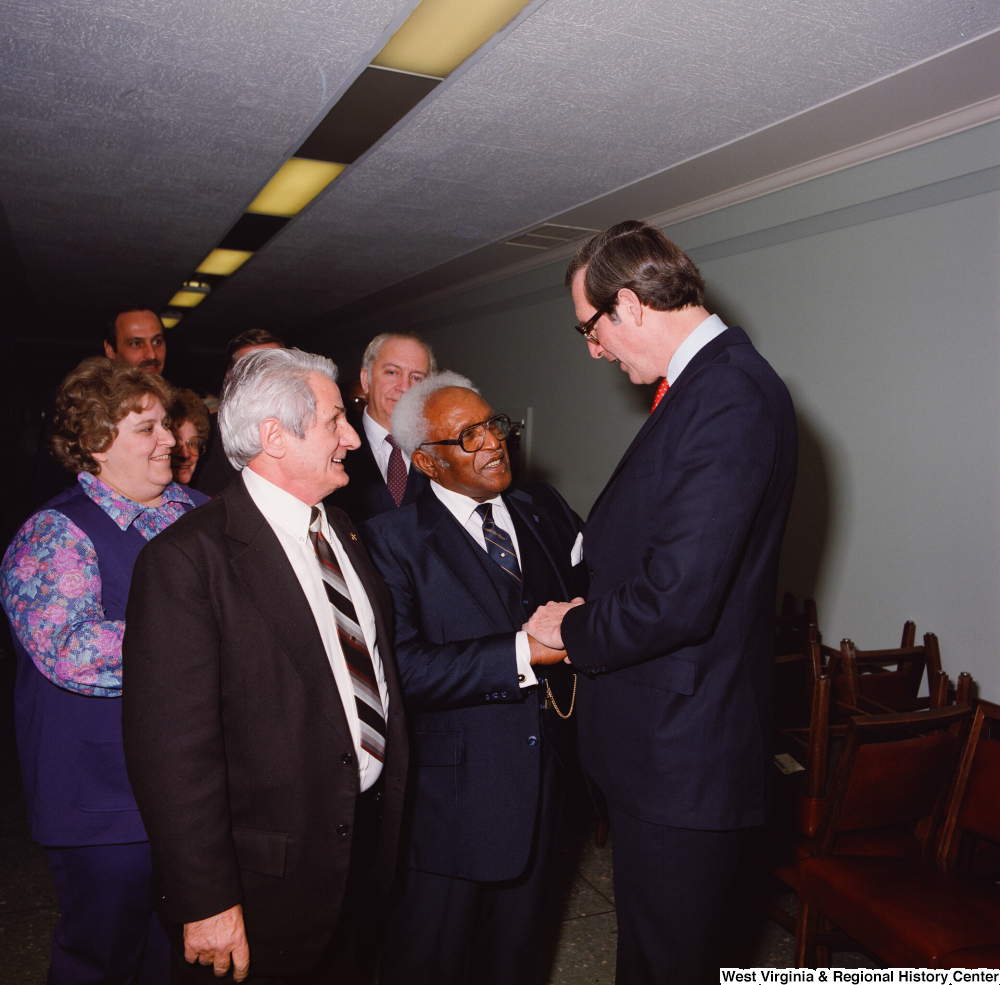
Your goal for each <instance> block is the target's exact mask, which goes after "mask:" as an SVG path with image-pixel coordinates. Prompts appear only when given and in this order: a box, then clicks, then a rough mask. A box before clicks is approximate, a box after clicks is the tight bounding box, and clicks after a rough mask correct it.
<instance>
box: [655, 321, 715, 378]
mask: <svg viewBox="0 0 1000 985" xmlns="http://www.w3.org/2000/svg"><path fill="white" fill-rule="evenodd" d="M727 327H728V326H727V325H726V323H725V322H724V321H723V320H722V319H721V318H720V317H719V316H718V315H709V316H708V317H707V318H706V319H705V320H704V321H703V322H702V323H701V324H700V325H699V326H698V327H697V328H696V329H695V330H694V331H693V332H692V333H691V334H690V335H689V336H688V337H687V338H686V339H685V340H684V341H683V342H682V343H681V344H680V345H679V346H677V351H676V352H675V353H674V354H673V357H672V358H671V360H670V365H669V366H668V367H667V374H666V375H667V384H668V385H669V386H673V385H674V381H675V380H676V379H677V377H678V376H680V375H681V373H683V372H684V370H685V368H686V367H687V364H688V363H689V362H691V360H692V359H694V357H695V356H696V355H697V354H698V352H699V351H700V350H701V349H704V348H705V346H706V345H708V343H709V342H711V341H712V339H714V338H715V337H716V336H718V335H721V334H722V333H723V332H724V331H725V330H726V328H727Z"/></svg>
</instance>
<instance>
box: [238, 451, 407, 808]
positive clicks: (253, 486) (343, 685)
mask: <svg viewBox="0 0 1000 985" xmlns="http://www.w3.org/2000/svg"><path fill="white" fill-rule="evenodd" d="M242 475H243V482H244V483H245V484H246V487H247V492H248V493H250V498H251V499H252V500H253V501H254V504H255V505H256V507H257V509H259V510H260V511H261V513H263V514H264V519H265V520H267V522H268V524H269V525H270V527H271V529H272V530H273V531H274V533H275V536H276V537H277V538H278V543H279V544H281V548H282V550H283V551H284V552H285V556H286V557H287V558H288V562H289V564H291V566H292V570H293V571H294V572H295V577H296V578H298V580H299V585H301V586H302V592H303V594H304V595H305V597H306V601H307V602H308V603H309V608H310V609H312V614H313V618H314V619H315V620H316V628H317V629H318V630H319V635H320V637H321V639H322V640H323V646H324V647H325V648H326V655H327V658H328V659H329V661H330V668H331V670H332V671H333V678H334V680H335V681H336V682H337V690H338V691H339V692H340V700H341V702H343V705H344V714H345V715H346V716H347V724H348V725H349V726H350V729H351V739H352V740H353V742H354V752H355V755H356V756H357V762H358V775H359V779H360V781H361V787H360V789H361V790H362V791H364V790H367V789H368V788H369V787H371V786H372V784H373V783H374V782H375V781H376V780H377V779H378V778H379V774H380V773H381V772H382V764H381V763H380V762H379V761H378V760H377V759H376V758H375V757H374V756H371V755H369V754H368V752H367V751H365V750H364V749H362V748H361V727H360V724H359V722H358V709H357V705H356V704H355V698H354V689H353V687H352V685H351V675H350V671H349V670H348V669H347V661H346V660H345V659H344V652H343V650H341V648H340V637H339V636H338V635H337V624H336V622H335V620H334V616H333V606H332V605H331V604H330V600H329V598H328V597H327V594H326V588H325V587H324V583H323V576H322V575H321V574H320V567H319V561H318V559H317V557H316V550H315V548H314V547H313V543H312V541H311V540H310V539H309V520H310V518H311V516H312V509H311V508H310V507H309V506H306V504H305V503H303V502H302V500H301V499H296V498H295V497H294V496H293V495H292V494H291V493H288V492H285V490H284V489H281V488H279V487H278V486H276V485H275V484H274V483H273V482H268V480H267V479H265V478H263V477H262V476H260V475H258V474H257V473H256V472H254V471H253V469H251V468H245V469H243V472H242ZM319 511H320V514H321V516H322V527H321V529H322V532H323V536H324V537H325V538H326V539H327V541H328V542H329V544H330V547H331V548H333V552H334V554H336V556H337V562H338V563H339V564H340V570H341V571H342V572H343V574H344V581H345V582H347V588H348V590H349V591H350V593H351V601H352V602H353V603H354V608H355V610H356V612H357V614H358V623H359V625H360V626H361V632H362V633H363V634H364V637H365V643H366V644H367V645H368V652H369V653H370V654H371V658H372V666H373V667H374V668H375V678H376V680H377V681H378V693H379V696H380V697H381V699H382V712H383V714H385V715H386V719H387V720H388V714H387V712H388V709H389V694H388V691H387V690H386V686H385V671H384V670H383V669H382V660H381V659H380V657H379V653H378V644H377V643H376V642H375V613H374V612H373V611H372V607H371V603H370V602H369V601H368V596H367V594H366V593H365V590H364V588H363V587H362V585H361V581H360V580H359V579H358V576H357V573H356V572H355V570H354V568H353V567H352V565H351V562H350V561H349V560H348V558H347V555H346V554H345V553H344V548H343V547H342V546H341V543H340V540H339V539H338V538H337V535H336V534H335V533H334V532H333V530H332V529H331V527H330V524H329V523H328V522H327V519H326V512H325V511H324V509H323V504H322V503H320V504H319Z"/></svg>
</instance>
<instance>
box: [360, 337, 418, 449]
mask: <svg viewBox="0 0 1000 985" xmlns="http://www.w3.org/2000/svg"><path fill="white" fill-rule="evenodd" d="M430 371H431V361H430V357H429V356H428V355H427V350H426V349H425V348H424V347H423V346H422V345H421V344H420V343H419V342H415V341H414V340H413V339H387V340H386V341H385V342H383V343H382V348H381V349H379V351H378V358H377V359H376V360H375V364H374V365H373V366H372V371H371V373H370V374H369V372H368V370H366V369H364V368H362V370H361V387H362V389H363V390H364V393H365V395H366V396H367V398H368V414H369V415H370V416H371V418H372V420H374V421H375V422H376V423H378V424H381V425H382V427H384V428H385V429H386V431H391V430H392V412H393V409H394V408H395V406H396V401H397V400H399V398H400V397H401V396H402V395H403V394H404V393H406V391H407V390H409V389H410V387H411V386H413V385H414V384H415V383H419V382H420V381H421V380H422V379H423V378H424V377H425V376H427V374H428V373H430Z"/></svg>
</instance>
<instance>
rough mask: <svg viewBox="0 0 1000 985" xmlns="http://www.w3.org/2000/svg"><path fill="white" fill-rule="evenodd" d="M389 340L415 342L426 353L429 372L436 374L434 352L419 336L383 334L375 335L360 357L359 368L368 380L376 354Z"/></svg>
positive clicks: (401, 333)
mask: <svg viewBox="0 0 1000 985" xmlns="http://www.w3.org/2000/svg"><path fill="white" fill-rule="evenodd" d="M390 339H409V340H410V341H411V342H416V343H417V345H419V346H422V347H423V350H424V352H426V353H427V361H428V362H429V363H430V371H431V372H432V373H436V372H437V368H438V364H437V360H436V359H435V358H434V350H433V349H432V348H431V347H430V346H429V345H428V344H427V343H426V342H425V341H424V340H423V339H422V338H421V337H420V336H419V335H411V334H410V333H409V332H383V333H382V334H381V335H376V336H375V338H373V339H372V340H371V342H369V343H368V346H367V348H366V349H365V354H364V355H363V356H362V357H361V368H362V369H363V370H364V371H365V372H366V373H367V374H368V377H369V379H370V378H371V375H372V369H374V367H375V362H376V361H377V359H378V354H379V352H381V351H382V346H384V345H385V344H386V342H388V341H389V340H390Z"/></svg>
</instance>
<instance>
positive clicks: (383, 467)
mask: <svg viewBox="0 0 1000 985" xmlns="http://www.w3.org/2000/svg"><path fill="white" fill-rule="evenodd" d="M361 423H362V424H363V425H364V428H365V435H366V436H367V438H368V445H369V447H370V448H371V450H372V454H373V455H374V456H375V464H376V465H377V466H378V470H379V472H381V473H382V479H383V481H385V482H386V483H388V481H389V456H390V455H391V454H392V445H390V444H389V442H388V441H386V440H385V439H386V435H388V434H389V432H388V431H386V429H385V428H384V427H382V425H381V424H379V422H378V421H376V420H375V418H374V417H372V416H371V415H370V414H369V413H368V408H367V407H366V408H365V411H364V413H363V414H362V415H361ZM399 453H400V455H402V456H403V464H404V465H405V466H406V474H407V475H409V474H410V456H409V455H407V454H405V453H404V452H403V449H402V448H400V449H399Z"/></svg>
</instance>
